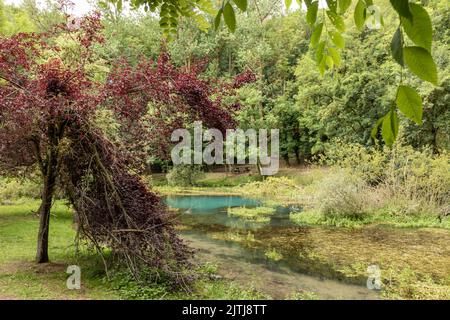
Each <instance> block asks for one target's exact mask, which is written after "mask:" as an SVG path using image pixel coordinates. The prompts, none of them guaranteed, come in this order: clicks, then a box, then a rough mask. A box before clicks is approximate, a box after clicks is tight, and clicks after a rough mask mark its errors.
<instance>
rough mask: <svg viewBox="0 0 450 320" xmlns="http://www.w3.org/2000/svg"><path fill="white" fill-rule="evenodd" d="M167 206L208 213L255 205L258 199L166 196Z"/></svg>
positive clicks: (257, 203)
mask: <svg viewBox="0 0 450 320" xmlns="http://www.w3.org/2000/svg"><path fill="white" fill-rule="evenodd" d="M166 203H167V205H168V206H169V207H172V208H178V209H185V210H190V211H191V212H195V213H210V212H212V211H215V210H217V209H221V208H228V207H242V206H247V207H256V206H258V205H259V204H260V203H259V201H256V200H252V199H246V198H242V197H237V196H171V197H167V198H166Z"/></svg>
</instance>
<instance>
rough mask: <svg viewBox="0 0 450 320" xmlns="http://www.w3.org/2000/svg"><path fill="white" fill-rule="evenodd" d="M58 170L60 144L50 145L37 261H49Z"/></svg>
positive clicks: (43, 192)
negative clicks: (51, 223)
mask: <svg viewBox="0 0 450 320" xmlns="http://www.w3.org/2000/svg"><path fill="white" fill-rule="evenodd" d="M57 171H58V146H57V143H56V145H53V146H51V147H50V150H49V152H48V157H47V161H46V165H45V170H44V172H43V180H44V187H43V189H42V195H41V197H42V202H41V206H40V208H39V233H38V241H37V253H36V262H37V263H45V262H48V261H49V259H48V232H49V225H50V209H51V207H52V202H53V195H54V193H55V185H56V177H57Z"/></svg>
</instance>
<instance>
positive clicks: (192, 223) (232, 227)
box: [166, 196, 379, 299]
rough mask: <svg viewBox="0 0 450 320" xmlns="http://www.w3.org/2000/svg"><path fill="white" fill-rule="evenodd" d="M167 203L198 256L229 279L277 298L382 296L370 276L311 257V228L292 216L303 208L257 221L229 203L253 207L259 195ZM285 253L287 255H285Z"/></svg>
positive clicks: (282, 210) (188, 198)
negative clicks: (348, 273)
mask: <svg viewBox="0 0 450 320" xmlns="http://www.w3.org/2000/svg"><path fill="white" fill-rule="evenodd" d="M166 203H167V205H168V206H169V207H171V208H173V209H177V210H178V211H179V212H180V213H181V214H180V222H181V227H180V229H181V235H182V237H183V238H184V239H185V240H186V241H187V243H188V244H189V245H190V246H191V247H193V248H194V249H196V251H197V257H198V258H199V259H200V261H208V262H211V263H214V264H217V265H218V271H219V274H220V275H221V276H223V277H225V278H226V279H230V280H233V281H236V282H237V283H239V284H242V285H245V286H248V287H252V288H255V289H256V290H258V291H260V292H262V293H264V294H266V295H269V296H270V297H272V298H275V299H284V298H289V297H292V295H293V294H294V293H298V292H305V291H306V292H313V293H314V294H315V295H316V296H317V297H319V298H321V299H378V298H379V294H378V292H377V291H374V290H369V289H367V287H366V279H356V280H355V279H353V280H352V281H348V279H345V278H344V279H339V278H342V277H340V276H339V274H333V273H332V272H329V270H328V268H327V266H324V265H322V264H317V265H316V264H315V263H313V261H314V260H311V258H305V259H302V258H301V256H299V253H300V254H302V252H303V253H304V254H305V255H304V256H305V257H308V253H309V252H310V250H309V249H310V248H313V247H314V246H315V245H320V243H311V236H310V235H311V233H315V232H316V231H318V230H317V228H313V227H311V228H309V227H300V226H296V225H295V224H292V223H291V221H290V220H289V213H290V212H293V211H295V212H301V208H299V207H295V206H291V207H277V208H276V212H275V214H273V215H272V216H271V218H270V221H269V222H266V223H257V222H251V221H247V220H244V219H242V218H239V217H230V216H228V214H227V209H228V208H229V207H242V206H245V207H247V208H252V207H256V206H258V205H260V203H259V202H258V201H256V200H252V199H246V198H243V197H239V196H169V197H167V198H166ZM283 253H284V254H283Z"/></svg>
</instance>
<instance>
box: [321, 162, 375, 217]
mask: <svg viewBox="0 0 450 320" xmlns="http://www.w3.org/2000/svg"><path fill="white" fill-rule="evenodd" d="M366 194H367V185H366V184H365V182H364V181H363V180H362V179H361V178H359V177H357V176H355V175H351V174H349V173H348V172H346V171H344V170H340V171H337V172H335V173H331V174H329V175H328V176H327V177H326V178H324V179H323V180H321V181H320V182H319V183H318V186H317V195H316V207H317V208H318V211H319V212H320V213H322V214H323V215H324V216H325V218H329V217H333V216H342V217H346V218H351V219H355V220H359V219H362V218H363V217H364V216H365V215H366V213H367V210H368V209H367V208H368V207H369V204H368V201H367V200H366Z"/></svg>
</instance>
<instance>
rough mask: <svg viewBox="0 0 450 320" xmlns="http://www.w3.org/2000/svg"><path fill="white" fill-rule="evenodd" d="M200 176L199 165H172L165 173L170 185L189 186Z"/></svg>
mask: <svg viewBox="0 0 450 320" xmlns="http://www.w3.org/2000/svg"><path fill="white" fill-rule="evenodd" d="M201 176H202V171H201V168H200V167H199V166H192V165H178V166H174V167H173V168H172V169H171V170H170V171H169V173H168V174H167V175H166V178H167V182H168V184H169V185H170V186H179V187H190V186H193V185H194V184H195V182H196V181H197V180H198V179H199V178H200V177H201Z"/></svg>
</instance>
